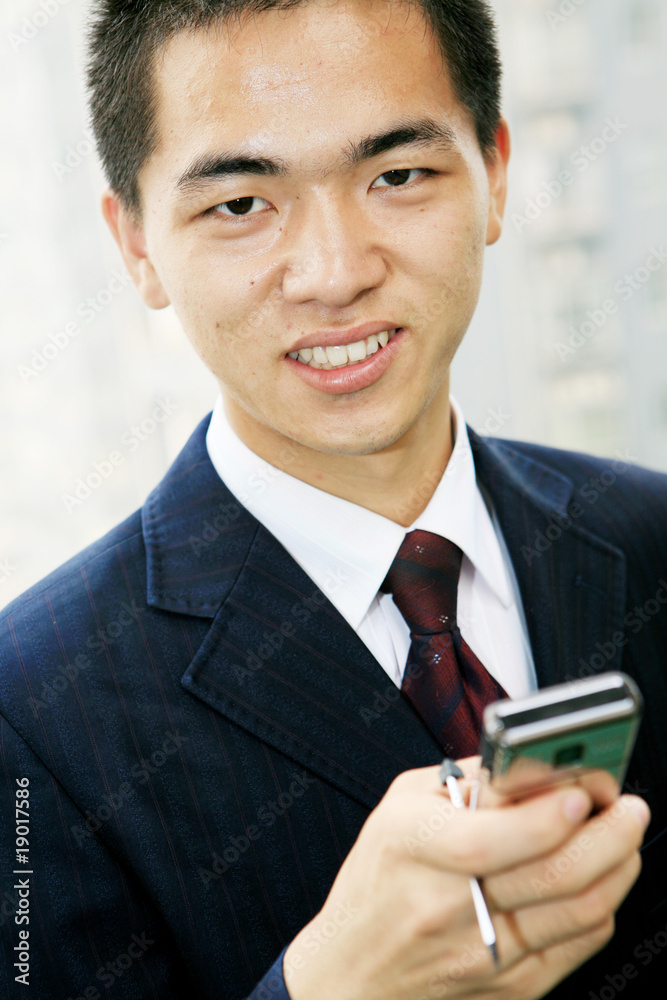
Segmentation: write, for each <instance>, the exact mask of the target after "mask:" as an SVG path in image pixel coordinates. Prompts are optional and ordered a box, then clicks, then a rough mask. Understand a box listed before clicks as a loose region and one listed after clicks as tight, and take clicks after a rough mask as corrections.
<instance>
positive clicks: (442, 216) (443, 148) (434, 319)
mask: <svg viewBox="0 0 667 1000" xmlns="http://www.w3.org/2000/svg"><path fill="white" fill-rule="evenodd" d="M156 73H157V81H158V101H159V110H158V115H157V125H158V130H159V136H160V141H159V145H158V148H157V150H156V152H155V153H154V154H153V155H152V157H151V158H150V159H149V161H148V162H147V164H146V166H145V167H144V170H143V171H142V173H141V175H140V187H141V193H142V199H143V205H144V218H143V236H144V238H145V249H146V254H147V258H148V262H149V263H148V267H149V269H151V271H152V270H153V269H154V281H153V285H152V290H151V291H150V292H149V291H146V288H143V289H142V287H141V284H140V291H142V294H143V295H144V298H145V299H146V301H147V302H149V304H151V305H156V304H157V305H163V304H166V302H167V301H170V302H171V303H172V304H173V306H174V309H175V311H176V314H177V315H178V317H179V319H180V321H181V323H182V325H183V328H184V330H185V331H186V333H187V335H188V337H189V338H190V340H191V341H192V343H193V345H194V347H195V349H196V350H197V352H198V353H199V354H200V356H201V357H202V359H203V361H204V363H205V364H206V365H207V367H208V368H209V369H210V370H211V371H212V372H213V374H214V375H215V376H216V378H217V380H218V382H219V384H220V386H221V388H222V390H223V393H224V395H225V397H226V400H227V409H228V412H229V414H230V417H231V418H232V422H233V423H237V424H239V425H242V426H243V428H244V434H243V435H242V436H243V437H244V439H245V440H246V443H248V444H250V446H251V447H252V446H253V442H254V441H255V440H256V441H257V442H258V443H259V442H260V441H261V440H262V438H263V439H264V440H265V441H266V440H270V439H273V440H274V441H276V440H280V439H282V438H289V439H291V440H293V441H297V442H299V443H300V444H302V445H305V446H307V447H308V448H311V449H315V450H316V451H318V452H329V453H335V454H347V455H359V454H367V453H369V452H377V451H379V450H381V449H385V448H388V447H389V446H391V445H392V444H393V443H394V442H396V441H398V440H399V439H400V438H401V437H402V436H403V435H404V434H405V433H406V432H407V431H408V430H409V429H410V428H412V427H413V426H414V425H415V424H417V423H418V422H419V421H420V420H423V419H425V418H426V416H427V414H428V411H429V408H430V407H433V406H436V405H437V404H438V400H440V401H441V400H442V398H443V394H446V393H447V391H448V371H449V366H450V363H451V361H452V358H453V356H454V353H455V351H456V349H457V347H458V345H459V343H460V341H461V339H462V337H463V335H464V333H465V330H466V329H467V327H468V324H469V322H470V319H471V316H472V314H473V311H474V309H475V306H476V303H477V298H478V294H479V287H480V282H481V273H482V260H483V251H484V246H485V244H486V243H487V242H493V241H494V240H495V239H497V237H498V235H499V222H498V218H497V214H496V210H502V204H501V202H502V195H503V192H504V188H503V180H504V163H503V162H502V158H500V159H499V161H498V164H497V165H496V166H487V165H486V164H485V162H484V159H483V157H482V154H481V152H480V149H479V146H478V143H477V140H476V137H475V130H474V124H473V121H472V118H471V117H470V116H469V114H468V112H467V111H466V109H465V108H464V107H463V106H462V105H461V104H460V102H459V101H458V100H457V99H456V98H455V96H454V93H453V89H452V86H451V84H450V81H449V78H448V75H447V73H446V71H445V69H444V67H443V64H442V58H441V55H440V53H439V51H438V49H437V45H436V42H435V40H434V39H433V37H432V36H431V33H430V31H429V30H427V28H426V24H425V22H424V20H423V17H422V14H421V11H420V10H419V8H415V9H413V11H412V12H408V10H407V8H405V7H403V5H401V4H397V3H391V4H389V3H385V2H379V3H373V4H371V3H369V2H367V0H355V2H350V3H321V2H314V3H308V4H306V5H305V6H303V7H299V8H295V9H292V10H290V11H287V12H285V11H283V12H279V11H268V12H265V13H264V14H262V15H260V16H258V17H256V18H255V19H253V20H250V21H248V22H247V23H245V24H244V25H243V26H242V27H241V28H238V27H236V28H231V29H229V30H225V31H224V32H221V31H217V32H215V31H212V32H210V33H203V32H196V33H194V34H191V33H187V34H186V33H181V34H178V35H176V36H175V37H174V38H173V39H172V40H171V41H170V42H169V43H168V45H167V46H166V48H165V49H164V52H163V53H162V55H161V57H160V59H158V62H157V64H156ZM426 120H432V121H433V122H435V123H437V126H439V128H440V129H441V130H442V132H443V134H444V136H445V138H442V137H441V138H438V139H432V140H431V141H423V140H422V141H421V142H405V141H402V142H400V144H398V145H397V144H395V140H396V136H394V140H393V141H392V148H389V149H384V150H380V151H378V147H377V146H376V148H375V149H374V150H373V149H371V150H370V152H371V153H373V155H372V156H370V157H368V155H365V154H368V152H369V149H368V144H366V146H365V147H364V140H368V139H369V137H375V136H378V135H380V134H385V133H389V132H395V130H397V129H409V128H412V127H418V126H419V125H420V123H424V122H425V121H426ZM399 138H400V137H399ZM353 148H355V149H356V150H357V154H358V155H357V156H356V157H355V156H351V155H350V153H351V150H352V149H353ZM222 157H233V158H244V159H262V160H270V161H274V162H275V163H277V164H278V165H279V167H280V171H279V172H265V173H257V172H255V173H253V172H245V171H241V172H232V173H222V172H220V171H218V170H213V172H211V171H210V169H207V176H206V177H205V178H199V180H198V181H197V182H196V183H192V182H191V183H190V184H189V185H188V184H181V185H180V186H179V179H181V178H184V177H185V176H186V175H190V176H191V177H192V176H193V175H194V174H195V173H196V172H197V171H196V167H197V165H199V166H200V167H201V165H202V162H203V160H206V161H208V163H209V166H210V163H211V162H213V161H215V160H216V159H219V158H222ZM193 166H194V167H195V169H194V170H193ZM237 167H238V164H237ZM257 169H260V168H259V167H258V168H257ZM490 189H491V191H492V192H493V191H497V192H498V191H499V192H500V193H499V195H498V197H497V198H495V199H494V197H493V195H492V197H491V199H490ZM490 200H491V211H490ZM156 287H157V288H158V289H159V293H156V291H155V288H156ZM359 326H362V327H366V329H362V330H359V331H356V330H355V329H354V328H356V327H359ZM395 329H398V330H399V331H400V332H399V333H398V334H396V335H395V336H394V337H393V338H392V339H391V340H390V341H389V343H388V345H387V346H382V343H383V340H384V338H380V340H379V341H378V342H377V346H376V343H375V342H374V341H373V340H371V341H368V340H367V337H368V336H369V335H370V333H371V332H374V333H378V332H379V331H380V330H389V331H390V332H391V331H393V330H395ZM360 341H363V342H364V343H363V347H364V352H363V353H365V355H366V357H365V359H362V360H360V361H358V360H355V359H356V358H358V357H361V355H362V351H361V347H360V346H359V342H360ZM351 342H355V343H357V347H356V348H353V350H352V352H351V353H352V356H353V360H352V362H350V360H349V357H348V364H347V366H346V367H337V366H338V364H339V363H340V362H341V361H342V360H344V359H345V353H344V352H343V354H341V352H340V351H335V352H333V353H332V354H329V352H325V354H326V359H327V360H326V362H325V361H323V355H322V354H321V352H320V351H319V350H315V348H326V347H327V346H329V347H333V346H340V345H349V344H350V343H351ZM299 348H301V349H302V350H304V349H305V353H304V354H303V355H302V357H305V358H307V359H308V358H310V362H311V364H305V363H304V362H303V361H301V360H295V359H294V358H291V357H289V354H290V353H291V352H294V351H296V350H298V349H299ZM355 351H356V352H357V353H356V354H355ZM371 352H373V353H371ZM348 353H349V352H348ZM313 361H315V362H316V363H320V364H321V363H324V364H326V365H331V364H332V363H333V364H335V365H336V367H334V368H333V369H331V370H329V369H328V368H324V369H322V368H313V367H312V362H313ZM235 415H236V419H235ZM267 435H269V437H268V438H267ZM276 435H279V437H278V438H277V437H276ZM249 438H250V440H248V439H249ZM257 450H260V451H261V448H258V449H257Z"/></svg>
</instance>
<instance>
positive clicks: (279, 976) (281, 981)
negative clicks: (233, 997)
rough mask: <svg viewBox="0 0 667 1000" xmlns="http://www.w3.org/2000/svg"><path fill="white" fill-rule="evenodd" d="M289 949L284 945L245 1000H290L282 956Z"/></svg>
mask: <svg viewBox="0 0 667 1000" xmlns="http://www.w3.org/2000/svg"><path fill="white" fill-rule="evenodd" d="M288 948H289V945H288V944H286V945H285V947H284V948H283V950H282V951H281V952H280V954H279V955H278V958H277V959H276V960H275V962H274V963H273V965H272V966H271V968H270V969H269V971H268V972H267V974H266V975H265V976H264V978H263V979H261V980H260V982H259V983H257V986H255V988H254V990H253V991H252V993H251V994H250V995H249V997H248V998H247V1000H291V998H290V995H289V993H288V992H287V987H286V986H285V977H284V975H283V956H284V955H285V952H286V951H287V949H288Z"/></svg>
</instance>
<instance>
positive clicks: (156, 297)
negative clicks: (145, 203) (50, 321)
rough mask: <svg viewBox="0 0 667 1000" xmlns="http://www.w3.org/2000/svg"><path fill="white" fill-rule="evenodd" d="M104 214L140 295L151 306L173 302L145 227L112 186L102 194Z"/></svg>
mask: <svg viewBox="0 0 667 1000" xmlns="http://www.w3.org/2000/svg"><path fill="white" fill-rule="evenodd" d="M102 215H103V216H104V218H105V220H106V223H107V225H108V227H109V229H110V230H111V234H112V236H113V238H114V239H115V241H116V243H117V244H118V247H119V249H120V252H121V254H122V256H123V260H124V261H125V266H126V267H127V269H128V271H129V272H130V275H131V277H132V281H133V282H134V284H135V286H136V289H137V291H138V292H139V295H140V296H141V298H142V299H143V300H144V302H145V303H146V305H147V306H149V308H151V309H164V308H165V307H166V306H168V305H169V304H170V301H169V297H168V295H167V293H166V292H165V290H164V288H163V287H162V283H161V281H160V279H159V277H158V275H157V272H156V270H155V268H154V267H153V263H152V261H151V259H150V257H149V256H148V251H147V250H146V238H145V236H144V231H143V227H142V225H141V223H140V222H137V221H136V220H135V219H133V218H132V217H131V216H130V214H129V213H128V212H127V210H126V209H125V208H124V207H123V205H122V203H121V202H120V201H119V199H118V198H117V197H116V195H115V194H114V193H113V191H112V190H111V188H107V189H106V190H105V191H104V192H103V194H102Z"/></svg>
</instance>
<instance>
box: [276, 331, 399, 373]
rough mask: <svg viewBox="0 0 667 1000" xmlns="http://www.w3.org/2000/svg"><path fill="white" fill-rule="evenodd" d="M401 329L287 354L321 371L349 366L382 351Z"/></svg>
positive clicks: (303, 348)
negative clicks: (346, 342)
mask: <svg viewBox="0 0 667 1000" xmlns="http://www.w3.org/2000/svg"><path fill="white" fill-rule="evenodd" d="M401 329H402V328H401V327H397V328H396V329H395V330H382V331H381V332H380V333H372V334H371V335H370V336H369V337H366V338H365V339H364V340H357V341H355V342H354V343H353V344H345V345H337V346H334V347H319V346H317V347H302V348H301V350H299V351H291V352H290V353H289V354H288V355H287V356H288V357H289V358H293V359H294V360H295V361H299V362H300V363H301V364H303V365H306V366H307V367H308V368H317V369H320V370H321V371H333V370H334V369H336V368H349V367H350V366H352V365H357V364H359V363H360V362H361V361H365V360H366V359H367V358H370V357H371V356H372V355H373V354H377V352H378V351H382V350H383V349H384V348H385V347H386V346H387V344H388V343H389V342H390V341H391V340H393V338H394V337H395V336H396V334H397V333H399V332H400V330H401Z"/></svg>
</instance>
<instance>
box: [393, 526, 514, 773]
mask: <svg viewBox="0 0 667 1000" xmlns="http://www.w3.org/2000/svg"><path fill="white" fill-rule="evenodd" d="M462 559H463V553H462V551H461V549H460V548H459V547H458V545H455V544H454V542H450V541H448V540H447V539H446V538H441V537H440V535H435V534H433V532H431V531H420V530H416V531H410V532H409V533H408V534H407V535H406V536H405V538H404V540H403V544H402V545H401V547H400V549H399V550H398V553H397V555H396V558H395V559H394V561H393V563H392V564H391V568H390V570H389V572H388V573H387V576H386V577H385V580H384V583H383V584H382V587H381V588H380V589H381V590H383V591H385V592H387V593H391V594H392V595H393V598H394V603H395V604H396V606H397V608H398V610H399V611H400V612H401V614H402V615H403V617H404V618H405V621H406V622H407V624H408V626H409V628H410V638H411V640H412V642H411V645H410V652H409V653H408V662H407V664H406V667H405V673H404V675H403V684H402V686H401V691H402V692H403V693H404V694H405V695H406V696H407V698H409V700H410V701H411V702H412V704H413V705H414V707H415V708H416V710H417V711H418V712H419V714H420V716H421V717H422V719H423V720H424V722H425V723H426V725H427V726H428V727H429V729H430V730H431V732H432V733H433V735H434V736H435V737H436V739H437V740H438V742H439V743H440V745H441V746H442V748H443V751H444V752H445V754H446V755H447V756H448V757H453V758H459V757H470V756H472V754H476V753H477V752H478V751H479V738H480V732H481V725H482V713H483V711H484V708H485V706H486V705H488V704H489V702H492V701H496V700H497V699H498V698H506V697H507V695H506V694H505V691H504V690H503V688H502V687H501V686H500V684H499V683H498V682H497V681H496V680H494V678H493V677H492V676H491V674H490V673H489V672H488V670H487V669H486V667H484V666H482V664H481V663H480V661H479V660H478V658H477V657H476V656H475V654H474V653H473V651H472V650H471V649H470V647H469V646H468V644H467V643H466V641H465V639H463V637H462V635H461V632H460V630H459V627H458V625H457V623H456V600H457V591H458V583H459V575H460V572H461V561H462Z"/></svg>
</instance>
